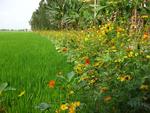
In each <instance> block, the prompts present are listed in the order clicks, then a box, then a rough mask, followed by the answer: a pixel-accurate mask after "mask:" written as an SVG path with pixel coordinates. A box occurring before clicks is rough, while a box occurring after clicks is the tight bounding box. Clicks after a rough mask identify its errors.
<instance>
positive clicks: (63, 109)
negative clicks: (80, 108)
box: [60, 104, 68, 111]
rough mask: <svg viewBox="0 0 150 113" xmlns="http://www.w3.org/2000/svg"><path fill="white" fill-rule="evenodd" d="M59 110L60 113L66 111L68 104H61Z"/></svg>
mask: <svg viewBox="0 0 150 113" xmlns="http://www.w3.org/2000/svg"><path fill="white" fill-rule="evenodd" d="M60 109H61V110H62V111H65V110H67V109H68V104H62V105H61V107H60Z"/></svg>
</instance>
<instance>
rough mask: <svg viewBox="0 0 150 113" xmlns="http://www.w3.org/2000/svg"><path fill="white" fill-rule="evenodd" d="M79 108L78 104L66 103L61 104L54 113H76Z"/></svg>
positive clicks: (77, 102)
mask: <svg viewBox="0 0 150 113" xmlns="http://www.w3.org/2000/svg"><path fill="white" fill-rule="evenodd" d="M79 106H80V102H79V101H76V102H72V103H70V104H68V103H66V104H62V105H61V106H60V109H59V110H56V113H60V111H66V110H68V113H76V108H77V107H79Z"/></svg>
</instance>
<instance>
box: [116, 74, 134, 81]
mask: <svg viewBox="0 0 150 113" xmlns="http://www.w3.org/2000/svg"><path fill="white" fill-rule="evenodd" d="M117 79H119V80H120V81H121V82H123V81H127V80H131V79H132V78H131V76H130V75H125V76H121V77H118V78H117Z"/></svg>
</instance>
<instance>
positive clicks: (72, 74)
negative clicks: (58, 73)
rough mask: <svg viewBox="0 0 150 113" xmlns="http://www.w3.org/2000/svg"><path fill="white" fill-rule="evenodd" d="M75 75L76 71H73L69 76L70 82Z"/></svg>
mask: <svg viewBox="0 0 150 113" xmlns="http://www.w3.org/2000/svg"><path fill="white" fill-rule="evenodd" d="M74 75H75V72H74V71H72V72H70V73H68V74H67V77H68V80H69V82H70V81H71V80H72V78H73V77H74Z"/></svg>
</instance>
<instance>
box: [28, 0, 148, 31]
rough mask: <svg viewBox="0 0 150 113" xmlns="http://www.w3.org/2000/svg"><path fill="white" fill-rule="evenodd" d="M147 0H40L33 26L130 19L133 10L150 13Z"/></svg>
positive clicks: (76, 25) (65, 26)
mask: <svg viewBox="0 0 150 113" xmlns="http://www.w3.org/2000/svg"><path fill="white" fill-rule="evenodd" d="M149 9H150V7H149V1H148V0H41V1H40V3H39V7H38V9H37V10H36V11H34V12H33V14H32V17H31V20H30V25H31V28H32V30H51V29H53V30H60V29H85V28H89V27H91V26H93V25H94V26H99V25H101V24H103V23H106V22H108V21H113V22H119V23H120V22H122V21H123V22H126V23H128V21H129V19H130V17H131V16H132V15H133V11H135V10H136V11H137V12H138V14H142V15H143V14H148V13H149V14H150V10H149Z"/></svg>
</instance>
